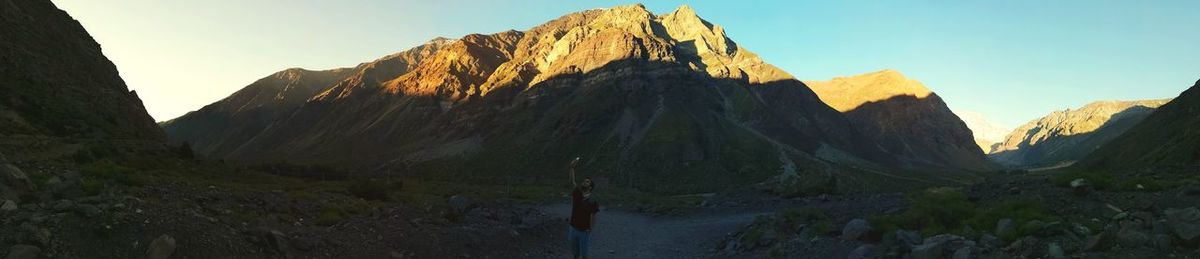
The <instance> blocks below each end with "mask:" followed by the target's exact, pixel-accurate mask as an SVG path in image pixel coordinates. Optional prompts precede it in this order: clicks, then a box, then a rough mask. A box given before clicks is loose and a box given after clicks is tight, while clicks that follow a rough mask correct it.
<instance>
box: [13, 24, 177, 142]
mask: <svg viewBox="0 0 1200 259" xmlns="http://www.w3.org/2000/svg"><path fill="white" fill-rule="evenodd" d="M0 93H2V94H0V135H33V136H56V137H72V138H88V139H131V140H151V141H162V140H165V136H164V134H163V132H162V129H160V128H159V127H158V126H157V125H155V124H154V120H153V119H151V118H150V116H149V115H148V114H147V113H146V109H145V108H144V107H143V106H142V102H141V100H139V99H138V96H137V94H136V93H134V92H131V91H129V89H128V88H127V87H126V86H125V82H124V81H123V80H121V77H120V76H119V75H118V73H117V69H116V67H115V66H113V64H112V62H110V61H109V60H108V59H107V58H105V57H104V55H103V54H102V53H101V52H100V45H99V44H97V43H96V41H95V40H93V39H92V37H91V36H89V35H88V33H87V31H85V30H84V29H83V26H80V25H79V22H77V21H75V20H74V19H72V18H71V16H69V15H67V13H66V12H63V11H62V10H59V9H58V8H57V7H55V6H54V4H53V3H51V2H50V1H46V0H30V1H16V0H4V1H0Z"/></svg>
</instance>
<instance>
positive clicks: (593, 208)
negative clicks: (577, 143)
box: [567, 157, 600, 259]
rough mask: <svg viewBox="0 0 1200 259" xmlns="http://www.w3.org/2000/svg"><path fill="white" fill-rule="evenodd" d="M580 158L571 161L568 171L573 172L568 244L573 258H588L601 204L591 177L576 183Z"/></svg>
mask: <svg viewBox="0 0 1200 259" xmlns="http://www.w3.org/2000/svg"><path fill="white" fill-rule="evenodd" d="M576 164H579V158H578V157H576V158H575V159H574V160H571V166H570V169H568V171H570V172H571V186H572V189H571V220H570V226H568V227H567V244H568V245H569V246H570V247H571V254H572V257H573V258H583V259H587V258H588V246H589V245H590V243H591V239H592V237H591V236H592V228H593V227H594V226H595V225H596V212H598V211H600V204H599V203H597V202H596V196H595V195H593V194H592V192H593V191H594V190H595V189H596V183H595V182H593V181H592V178H591V177H584V178H583V182H576V181H575V165H576Z"/></svg>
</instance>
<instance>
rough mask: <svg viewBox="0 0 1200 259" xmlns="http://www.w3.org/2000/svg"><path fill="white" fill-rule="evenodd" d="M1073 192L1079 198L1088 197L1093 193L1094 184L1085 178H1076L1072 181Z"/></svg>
mask: <svg viewBox="0 0 1200 259" xmlns="http://www.w3.org/2000/svg"><path fill="white" fill-rule="evenodd" d="M1071 191H1072V192H1073V193H1075V195H1078V196H1083V195H1087V194H1088V193H1089V192H1091V191H1092V183H1089V182H1088V181H1087V180H1085V179H1083V178H1075V180H1071Z"/></svg>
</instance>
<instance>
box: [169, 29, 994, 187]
mask: <svg viewBox="0 0 1200 259" xmlns="http://www.w3.org/2000/svg"><path fill="white" fill-rule="evenodd" d="M896 82H907V81H896ZM925 91H926V92H928V91H927V90H925ZM922 97H927V96H922ZM882 101H888V102H890V101H892V100H882ZM916 102H917V103H918V104H920V105H926V106H929V108H923V109H924V110H921V111H920V112H917V113H915V114H923V115H922V116H941V117H939V120H935V122H936V123H942V124H946V125H951V126H954V128H952V129H948V130H947V131H948V132H953V134H949V135H946V137H942V136H940V135H929V134H924V135H922V134H920V133H913V134H909V133H912V132H914V131H921V130H926V129H929V128H922V129H901V128H903V127H905V126H906V124H891V125H875V124H872V123H870V122H868V120H871V119H872V117H874V116H880V115H879V113H878V112H872V113H875V114H871V113H863V114H862V115H854V114H843V113H841V112H839V111H838V110H835V109H833V108H831V107H830V106H829V105H827V104H826V102H822V100H821V99H820V98H819V97H818V96H817V94H815V93H814V92H813V91H812V90H811V89H810V88H809V87H808V86H806V85H805V83H803V82H800V81H798V80H796V79H794V78H793V77H792V76H791V75H790V74H788V73H786V72H784V71H782V70H780V69H778V68H776V67H774V66H772V65H770V64H767V63H765V62H763V61H762V60H761V59H760V58H759V57H758V56H757V55H755V54H754V53H752V52H750V51H748V50H746V49H745V48H744V47H742V46H741V45H738V44H737V43H735V42H734V41H733V40H731V39H729V38H728V37H726V35H725V31H724V29H723V28H722V27H721V26H719V25H715V24H712V23H709V22H708V21H705V20H703V19H701V18H700V17H699V16H697V15H696V13H695V11H694V10H692V9H691V8H689V7H687V6H682V7H680V8H678V9H677V10H675V11H673V12H670V13H667V14H662V15H655V14H652V13H650V12H649V11H647V10H646V9H645V8H644V7H643V6H641V5H629V6H621V7H615V8H610V9H594V10H588V11H584V12H579V13H573V14H568V15H566V16H563V17H560V18H558V19H555V20H552V21H550V22H547V23H545V24H542V25H539V26H536V27H534V28H531V29H529V30H527V31H505V32H500V33H495V34H487V35H484V34H471V35H467V36H464V37H462V38H461V39H445V38H438V39H434V40H432V41H430V42H428V43H426V44H423V45H421V46H418V47H415V48H413V49H410V50H406V51H403V52H400V53H396V54H392V55H388V56H385V57H382V58H380V59H377V60H374V61H371V62H366V63H362V64H359V65H357V66H355V67H348V68H340V69H333V70H324V71H310V70H304V69H288V70H284V71H281V72H278V73H276V74H273V75H271V76H268V77H266V78H263V79H260V80H258V81H256V82H254V83H253V84H251V85H249V86H247V87H245V88H244V89H242V90H240V91H238V92H236V93H234V94H233V95H231V96H229V97H227V98H225V99H222V100H220V101H218V102H216V103H213V104H210V105H208V106H205V107H204V108H202V109H200V110H198V111H195V112H191V113H188V114H186V115H184V116H182V117H180V118H176V119H173V120H171V121H168V122H165V123H163V127H164V128H165V129H166V131H167V134H168V135H169V137H170V138H171V140H172V141H175V142H188V143H190V144H191V145H192V146H193V147H194V148H196V149H197V151H199V152H200V153H202V154H206V155H209V156H212V157H215V158H221V159H227V160H238V161H247V162H259V163H261V162H287V163H317V164H332V165H339V166H348V167H355V168H358V169H363V171H369V172H372V173H375V174H395V173H401V174H418V175H441V176H445V175H448V174H450V173H447V172H455V173H459V174H469V175H471V176H472V177H475V178H488V177H495V178H509V177H514V176H540V175H545V174H548V173H552V172H556V171H557V170H560V169H561V167H562V165H561V162H559V161H567V160H568V159H569V158H571V157H574V156H582V157H583V158H584V162H583V165H584V167H586V168H587V169H585V170H587V172H588V173H592V174H595V175H600V176H602V177H609V178H613V179H621V180H620V181H624V183H627V184H628V185H632V186H658V185H662V186H700V187H697V188H698V189H705V190H711V189H712V188H715V187H717V186H723V185H727V184H730V183H742V184H746V183H753V182H758V181H763V180H764V179H768V178H772V177H776V176H787V175H801V174H811V175H816V176H820V177H808V178H821V179H823V178H829V177H843V176H842V175H843V174H840V173H835V171H839V169H837V168H838V167H839V166H840V167H852V168H854V169H851V170H866V171H883V169H882V168H889V167H890V168H907V169H914V170H915V169H926V168H938V169H939V170H945V169H952V170H981V169H983V168H985V167H984V166H982V165H981V164H982V163H983V162H984V161H983V160H982V153H980V152H978V149H975V148H973V147H974V146H973V144H972V145H970V147H972V148H969V149H968V148H964V147H966V144H970V143H972V142H971V136H970V133H969V131H968V130H966V128H965V126H963V124H962V122H961V121H959V120H958V119H957V118H956V117H954V116H953V114H952V113H950V112H949V111H948V110H947V109H945V107H944V104H942V103H941V101H940V100H939V99H936V96H934V99H931V100H928V101H920V100H918V101H916ZM881 105H885V104H881ZM900 106H909V104H900ZM884 107H886V106H884ZM852 113H853V112H852ZM905 119H913V117H910V118H905ZM926 126H933V125H926ZM868 131H870V132H868ZM897 132H900V133H897ZM904 132H909V133H904ZM872 134H875V135H876V136H869V135H872ZM934 136H936V137H934ZM931 137H932V138H933V139H923V138H931ZM877 140H887V141H888V142H887V144H878V143H875V142H874V141H877ZM926 141H933V142H932V143H925V142H926ZM904 145H909V146H910V147H915V148H910V147H903V146H904ZM958 149H961V150H963V151H965V152H967V153H965V155H959V154H957V153H951V152H953V150H958ZM530 158H538V159H530ZM461 172H466V173H461ZM847 175H849V174H847ZM872 175H873V176H877V175H881V174H872ZM883 175H892V174H883ZM701 179H703V180H701ZM679 181H683V182H685V183H684V184H679V183H678V182H679ZM822 182H824V180H822ZM667 183H674V184H667Z"/></svg>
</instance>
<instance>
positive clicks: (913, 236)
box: [895, 229, 922, 251]
mask: <svg viewBox="0 0 1200 259" xmlns="http://www.w3.org/2000/svg"><path fill="white" fill-rule="evenodd" d="M895 235H896V241H899V242H898V243H899V245H900V247H901V248H903V249H904V250H905V251H911V250H912V248H913V247H914V246H917V245H920V244H921V243H922V240H921V233H920V232H917V231H908V230H903V229H901V230H896V234H895Z"/></svg>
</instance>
